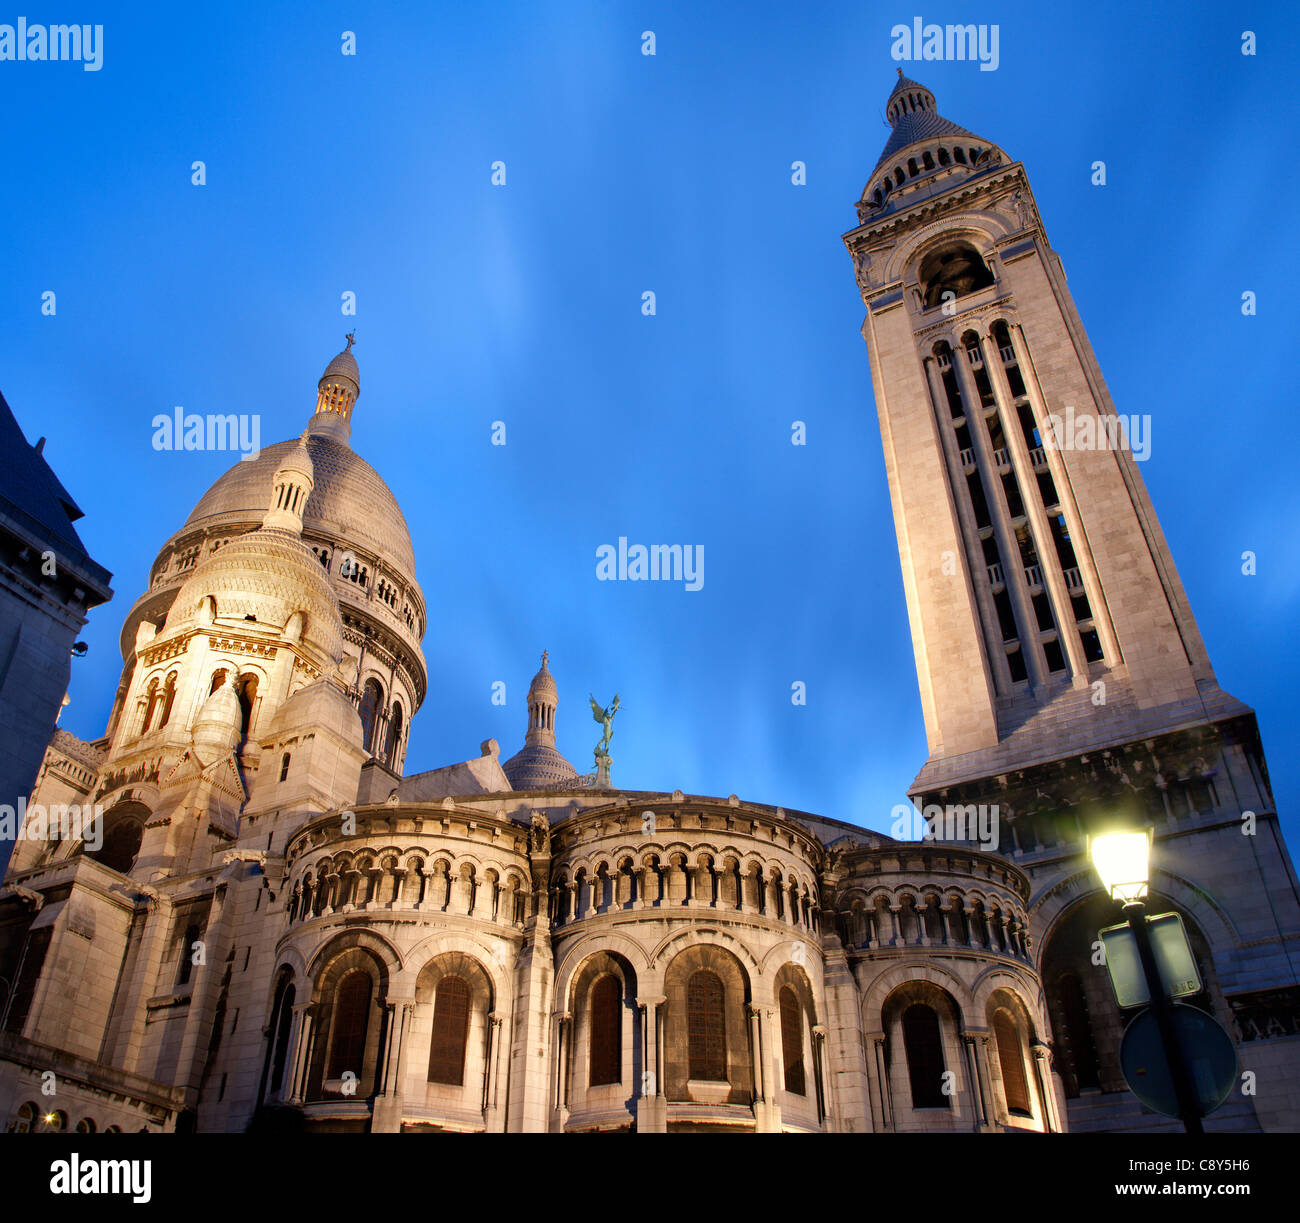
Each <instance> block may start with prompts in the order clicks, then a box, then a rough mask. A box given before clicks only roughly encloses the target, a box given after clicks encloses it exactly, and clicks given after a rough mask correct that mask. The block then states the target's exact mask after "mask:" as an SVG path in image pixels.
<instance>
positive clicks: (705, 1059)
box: [686, 970, 727, 1083]
mask: <svg viewBox="0 0 1300 1223" xmlns="http://www.w3.org/2000/svg"><path fill="white" fill-rule="evenodd" d="M726 1018H727V1016H726V1002H725V995H724V994H723V990H722V982H721V981H720V980H718V978H717V977H716V976H715V975H714V974H713V973H711V972H709V971H707V970H701V971H700V972H697V973H693V974H692V975H691V979H690V981H689V982H687V986H686V1031H687V1042H688V1045H689V1050H690V1067H691V1071H690V1073H691V1078H693V1079H697V1080H699V1081H701V1082H713V1083H722V1082H726V1081H727V1027H726Z"/></svg>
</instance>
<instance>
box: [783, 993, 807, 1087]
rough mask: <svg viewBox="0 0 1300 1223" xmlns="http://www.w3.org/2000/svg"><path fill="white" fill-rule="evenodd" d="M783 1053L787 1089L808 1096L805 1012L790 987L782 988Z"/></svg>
mask: <svg viewBox="0 0 1300 1223" xmlns="http://www.w3.org/2000/svg"><path fill="white" fill-rule="evenodd" d="M780 1002H781V1052H782V1054H783V1055H784V1059H785V1089H786V1091H788V1092H791V1093H792V1094H794V1095H796V1096H802V1095H807V1082H806V1080H805V1077H804V1072H803V1012H802V1008H801V1007H800V1006H799V996H798V994H796V993H795V992H794V990H793V989H792V988H791V987H790V986H788V985H783V986H782V987H781V995H780Z"/></svg>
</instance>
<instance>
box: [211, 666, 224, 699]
mask: <svg viewBox="0 0 1300 1223" xmlns="http://www.w3.org/2000/svg"><path fill="white" fill-rule="evenodd" d="M225 682H226V672H225V668H224V667H223V668H222V669H221V670H220V671H213V673H212V683H210V684H209V685H208V695H209V696H211V695H212V694H213V693H214V692H216V690H217V689H218V688H220V687H221V685H222V684H224V683H225Z"/></svg>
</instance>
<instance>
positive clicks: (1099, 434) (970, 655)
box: [844, 71, 1226, 762]
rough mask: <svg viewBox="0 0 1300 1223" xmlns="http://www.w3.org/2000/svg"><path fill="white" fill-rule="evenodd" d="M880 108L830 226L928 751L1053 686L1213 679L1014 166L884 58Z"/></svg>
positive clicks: (984, 727) (1182, 687)
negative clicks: (857, 178)
mask: <svg viewBox="0 0 1300 1223" xmlns="http://www.w3.org/2000/svg"><path fill="white" fill-rule="evenodd" d="M886 115H887V117H888V121H889V123H890V125H891V127H892V134H891V135H890V138H889V140H888V142H887V144H886V145H885V149H884V152H883V153H882V154H881V156H880V159H879V161H878V162H877V164H876V167H875V169H874V170H873V171H872V173H871V176H870V178H869V179H868V180H867V185H866V188H865V189H864V191H863V193H862V198H861V199H860V200H859V202H858V205H857V209H858V220H859V224H858V227H857V228H856V229H853V230H851V231H850V232H849V233H848V234H846V235H845V237H844V241H845V244H846V245H847V246H848V249H849V251H850V253H851V254H852V256H853V260H854V266H855V269H856V272H857V278H858V285H859V287H860V289H861V292H862V298H863V301H864V303H865V304H866V307H867V317H866V321H865V323H864V324H863V328H862V334H863V336H864V338H865V339H866V342H867V349H868V353H869V356H870V361H871V371H872V380H873V385H874V388H875V396H876V404H877V409H878V412H879V416H880V428H881V435H882V440H883V443H884V450H885V462H886V468H887V471H888V476H889V487H890V494H891V500H892V505H893V511H894V522H895V527H896V529H897V533H898V542H899V551H900V556H901V559H902V565H903V576H904V585H905V588H906V593H907V605H908V614H909V617H910V620H911V628H912V639H913V643H914V648H915V652H916V666H917V674H918V676H919V678H920V685H921V695H922V706H923V709H924V714H925V724H926V733H927V738H928V742H929V751H930V759H931V762H938V761H950V760H953V759H955V758H957V757H961V756H966V755H968V754H970V753H975V752H981V751H987V750H989V749H993V748H996V747H997V745H998V744H999V743H1002V742H1004V741H1005V740H1007V739H1008V738H1009V737H1011V736H1013V735H1014V734H1015V733H1016V732H1017V731H1018V730H1019V729H1021V728H1023V727H1025V726H1026V725H1029V724H1031V723H1033V722H1034V721H1035V720H1036V719H1039V718H1040V716H1041V714H1042V713H1043V711H1045V710H1048V709H1051V708H1063V707H1064V705H1068V706H1070V707H1071V708H1074V709H1077V712H1078V715H1079V717H1083V718H1086V719H1087V720H1090V721H1091V720H1095V719H1094V718H1093V712H1092V711H1094V710H1098V709H1105V708H1107V707H1110V706H1113V705H1114V704H1116V703H1118V704H1119V705H1122V706H1123V707H1124V708H1125V709H1127V710H1130V711H1131V712H1132V713H1134V714H1135V715H1136V716H1137V718H1138V720H1139V721H1140V722H1142V723H1143V724H1144V725H1145V724H1148V723H1150V722H1152V721H1153V720H1154V721H1155V722H1159V721H1161V720H1162V718H1164V717H1165V714H1168V715H1169V716H1172V717H1174V718H1175V719H1178V718H1180V717H1181V716H1182V712H1180V711H1182V710H1183V709H1185V707H1191V706H1196V707H1199V705H1200V703H1201V702H1202V701H1210V702H1215V701H1222V700H1224V699H1226V698H1224V697H1223V695H1222V694H1221V693H1219V691H1218V688H1217V685H1216V683H1215V679H1214V673H1213V671H1212V669H1211V667H1210V662H1209V658H1208V656H1207V655H1206V652H1205V646H1204V644H1203V643H1202V641H1201V636H1200V633H1199V631H1198V630H1197V627H1196V622H1195V620H1194V619H1193V617H1192V613H1191V608H1190V607H1189V605H1188V601H1187V596H1186V594H1185V593H1184V591H1183V587H1182V583H1181V582H1180V581H1179V578H1178V573H1177V570H1176V569H1175V567H1174V563H1173V559H1172V557H1171V556H1170V554H1169V549H1168V546H1167V545H1166V543H1165V539H1164V535H1163V533H1162V532H1161V530H1160V525H1159V523H1158V522H1157V521H1156V516H1155V512H1154V510H1153V509H1152V506H1151V502H1150V499H1149V497H1148V496H1147V492H1146V488H1145V487H1144V485H1143V482H1142V477H1141V475H1140V474H1139V470H1138V465H1137V460H1138V459H1139V458H1142V457H1145V454H1144V453H1143V448H1146V447H1149V444H1150V440H1151V434H1150V425H1149V418H1142V417H1139V418H1136V419H1135V420H1134V419H1132V418H1123V419H1121V418H1120V417H1119V416H1117V414H1116V410H1115V406H1114V404H1113V403H1112V402H1111V397H1110V393H1109V391H1108V390H1107V388H1106V384H1105V381H1104V380H1103V378H1102V375H1101V370H1100V369H1099V367H1098V365H1097V359H1096V357H1095V355H1094V354H1093V351H1092V346H1091V345H1090V344H1089V342H1088V337H1087V334H1086V332H1085V331H1084V328H1083V323H1082V321H1081V320H1080V318H1079V313H1078V311H1077V309H1076V308H1075V305H1074V301H1073V299H1072V298H1071V296H1070V291H1069V288H1068V287H1067V285H1066V279H1065V272H1064V270H1063V268H1062V266H1061V261H1060V258H1059V257H1058V256H1057V254H1056V252H1055V251H1053V250H1052V248H1051V246H1050V245H1049V243H1048V240H1047V235H1046V233H1045V231H1044V229H1043V226H1042V223H1041V220H1040V218H1039V216H1038V211H1037V208H1036V207H1035V204H1034V197H1033V192H1032V191H1031V189H1030V186H1029V180H1028V178H1027V177H1026V175H1025V170H1024V167H1023V166H1022V165H1021V164H1019V163H1018V162H1014V161H1012V160H1011V159H1010V158H1009V157H1007V156H1006V154H1004V153H1003V152H1002V150H1001V149H999V148H998V147H997V146H996V145H994V144H992V143H991V142H990V141H988V140H986V139H983V138H982V137H979V136H976V135H974V134H972V133H971V132H968V131H967V130H966V129H964V128H962V127H959V126H957V124H955V123H952V122H951V121H949V120H948V119H946V118H944V117H943V116H942V115H940V114H939V112H938V110H937V109H936V106H935V99H934V95H933V94H932V93H931V92H930V91H929V90H928V89H926V88H925V87H924V86H922V85H919V84H917V83H916V82H915V81H910V80H908V79H907V78H906V77H904V76H902V73H901V71H900V73H899V79H898V83H897V84H896V85H895V87H894V90H893V92H892V93H891V94H890V97H889V100H888V102H887V104H886ZM1130 421H1131V423H1130ZM1062 702H1064V705H1063V704H1062ZM1161 711H1165V713H1164V714H1162V712H1161Z"/></svg>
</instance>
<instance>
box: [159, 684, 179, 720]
mask: <svg viewBox="0 0 1300 1223" xmlns="http://www.w3.org/2000/svg"><path fill="white" fill-rule="evenodd" d="M175 700H176V672H175V671H173V672H172V673H171V674H170V675H169V676H168V677H167V683H166V684H164V685H163V707H162V717H160V718H159V719H158V725H159V726H166V725H167V722H168V720H169V719H170V718H171V716H172V704H173V702H174V701H175Z"/></svg>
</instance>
